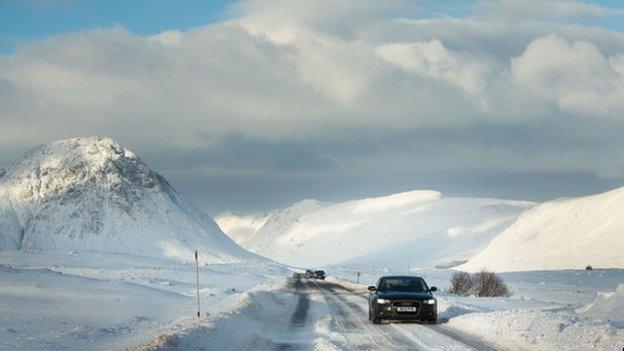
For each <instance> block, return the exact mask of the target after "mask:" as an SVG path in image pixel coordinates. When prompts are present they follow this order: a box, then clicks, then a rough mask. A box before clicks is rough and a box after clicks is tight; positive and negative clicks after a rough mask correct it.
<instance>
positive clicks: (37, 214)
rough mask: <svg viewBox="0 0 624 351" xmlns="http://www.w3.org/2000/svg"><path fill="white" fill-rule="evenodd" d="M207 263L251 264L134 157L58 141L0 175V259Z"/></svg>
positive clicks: (111, 147)
mask: <svg viewBox="0 0 624 351" xmlns="http://www.w3.org/2000/svg"><path fill="white" fill-rule="evenodd" d="M196 249H197V250H199V251H200V252H201V253H202V257H204V259H205V260H206V261H210V262H235V261H239V260H241V259H248V258H255V257H256V255H253V254H251V253H249V252H247V251H245V250H243V249H242V248H240V247H239V246H238V245H236V244H235V243H234V242H233V241H232V240H231V239H230V238H228V237H227V236H226V235H224V234H223V233H222V232H221V230H220V229H219V228H218V226H217V225H216V223H214V221H213V220H212V219H211V218H210V217H208V216H206V215H204V214H203V213H201V212H200V211H199V210H197V209H195V208H194V207H193V206H192V205H191V204H190V203H188V202H186V201H185V200H184V199H183V198H182V197H181V196H180V195H178V194H177V193H176V192H175V190H174V189H173V188H172V187H171V185H169V183H168V182H167V181H166V180H165V179H164V178H163V177H162V176H160V175H158V174H157V173H156V172H154V171H152V170H151V169H150V168H149V167H148V166H147V165H146V164H145V163H144V162H143V161H142V160H141V159H140V158H139V157H137V156H136V155H135V154H134V153H132V152H131V151H129V150H128V149H125V148H124V147H122V146H120V145H119V144H117V143H115V142H114V141H113V140H111V139H108V138H100V137H90V138H75V139H68V140H61V141H57V142H53V143H50V144H48V145H44V146H41V147H38V148H35V149H33V150H30V151H28V152H27V153H26V154H25V155H24V156H23V157H22V158H21V159H19V160H17V161H16V162H14V163H13V164H11V165H10V166H9V167H8V168H6V169H5V170H2V171H0V251H6V250H11V251H27V252H33V251H34V252H46V251H67V252H69V251H74V250H95V251H103V252H111V253H125V254H134V255H144V256H153V257H168V258H180V259H186V260H188V259H191V258H192V252H193V251H194V250H196Z"/></svg>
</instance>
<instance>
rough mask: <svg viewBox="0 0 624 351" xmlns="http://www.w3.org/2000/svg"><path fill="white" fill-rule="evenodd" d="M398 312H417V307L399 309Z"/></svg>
mask: <svg viewBox="0 0 624 351" xmlns="http://www.w3.org/2000/svg"><path fill="white" fill-rule="evenodd" d="M397 312H416V307H397Z"/></svg>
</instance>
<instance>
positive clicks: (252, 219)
mask: <svg viewBox="0 0 624 351" xmlns="http://www.w3.org/2000/svg"><path fill="white" fill-rule="evenodd" d="M268 217H269V215H266V214H257V215H237V214H235V213H232V212H229V211H226V212H223V213H221V214H219V215H217V216H215V221H216V222H217V224H218V225H219V228H221V230H223V231H224V232H226V233H227V235H228V236H229V237H230V238H232V240H234V241H235V242H236V243H237V244H238V245H241V246H245V245H246V244H247V243H248V242H249V241H252V240H253V236H254V235H255V234H256V232H257V231H258V229H260V228H262V226H264V224H265V223H266V221H267V219H268Z"/></svg>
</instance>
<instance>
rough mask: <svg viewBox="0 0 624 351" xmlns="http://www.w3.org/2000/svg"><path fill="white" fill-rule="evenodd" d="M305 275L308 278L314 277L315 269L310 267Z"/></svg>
mask: <svg viewBox="0 0 624 351" xmlns="http://www.w3.org/2000/svg"><path fill="white" fill-rule="evenodd" d="M304 277H306V278H308V279H312V278H314V271H313V270H311V269H308V270H306V271H305V274H304Z"/></svg>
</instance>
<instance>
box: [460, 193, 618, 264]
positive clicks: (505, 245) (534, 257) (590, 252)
mask: <svg viewBox="0 0 624 351" xmlns="http://www.w3.org/2000/svg"><path fill="white" fill-rule="evenodd" d="M587 265H591V266H593V267H598V268H624V188H619V189H616V190H613V191H609V192H606V193H603V194H598V195H594V196H587V197H581V198H571V199H560V200H555V201H549V202H545V203H543V204H541V205H539V206H536V207H534V208H533V209H531V210H529V211H527V212H526V213H524V214H523V215H522V216H520V218H518V220H517V221H516V222H515V223H514V224H513V225H512V226H510V227H509V228H507V230H505V231H504V232H503V233H501V234H500V235H499V236H498V237H496V238H495V239H494V240H492V242H491V243H490V244H489V245H488V246H487V247H486V248H485V249H484V250H483V251H482V252H480V253H479V254H478V255H476V256H475V257H474V258H473V259H471V260H470V261H469V262H468V263H466V264H465V265H463V266H460V267H459V268H460V269H467V270H478V269H481V268H487V269H490V270H496V271H527V270H543V269H583V268H584V267H586V266H587Z"/></svg>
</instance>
